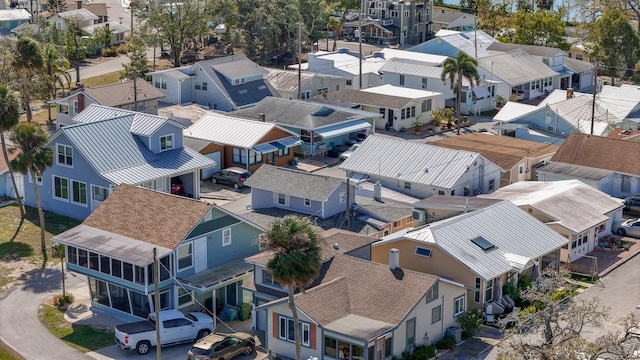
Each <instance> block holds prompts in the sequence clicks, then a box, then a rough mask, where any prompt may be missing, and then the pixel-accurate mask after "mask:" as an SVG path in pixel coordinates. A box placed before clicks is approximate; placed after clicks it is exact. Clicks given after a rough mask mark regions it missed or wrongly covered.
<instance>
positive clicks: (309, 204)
mask: <svg viewBox="0 0 640 360" xmlns="http://www.w3.org/2000/svg"><path fill="white" fill-rule="evenodd" d="M304 206H306V207H311V199H304Z"/></svg>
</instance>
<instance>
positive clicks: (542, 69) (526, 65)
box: [478, 50, 558, 86]
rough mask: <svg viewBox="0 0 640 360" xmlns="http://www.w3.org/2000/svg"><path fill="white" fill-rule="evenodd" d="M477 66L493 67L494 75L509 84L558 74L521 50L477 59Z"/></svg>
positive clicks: (512, 84)
mask: <svg viewBox="0 0 640 360" xmlns="http://www.w3.org/2000/svg"><path fill="white" fill-rule="evenodd" d="M478 66H481V67H483V68H484V69H486V70H488V69H493V71H492V72H493V75H494V77H498V78H500V79H502V80H504V81H505V82H506V83H507V84H508V85H510V86H516V85H520V84H525V83H528V82H531V81H533V80H539V79H543V78H546V77H554V76H558V73H557V72H555V71H553V70H552V69H551V68H550V67H548V66H547V65H545V64H544V63H543V62H542V61H539V60H536V59H535V58H534V57H533V56H532V55H529V54H527V53H525V52H524V51H522V50H513V51H509V52H506V53H502V54H497V55H491V56H487V57H483V58H479V59H478Z"/></svg>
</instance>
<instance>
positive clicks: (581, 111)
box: [550, 96, 622, 135]
mask: <svg viewBox="0 0 640 360" xmlns="http://www.w3.org/2000/svg"><path fill="white" fill-rule="evenodd" d="M592 102H593V100H592V99H591V97H589V96H580V97H574V98H571V99H568V100H565V101H561V102H558V103H555V104H553V105H550V109H551V110H552V111H554V112H555V113H557V114H558V115H560V116H562V118H563V119H565V120H566V121H567V122H569V123H570V124H571V125H573V126H574V127H575V128H576V129H578V130H579V131H580V132H581V133H584V134H590V133H591V108H592ZM594 120H595V121H594V122H593V125H594V126H593V133H594V134H596V135H606V134H607V133H608V132H609V127H610V125H609V124H610V123H611V124H615V123H620V122H622V120H621V119H618V118H617V117H616V116H614V114H613V113H611V112H609V110H608V109H607V108H605V107H603V106H601V103H600V102H598V101H596V106H595V112H594Z"/></svg>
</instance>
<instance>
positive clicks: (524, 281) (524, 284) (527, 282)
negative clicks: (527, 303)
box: [518, 275, 533, 291]
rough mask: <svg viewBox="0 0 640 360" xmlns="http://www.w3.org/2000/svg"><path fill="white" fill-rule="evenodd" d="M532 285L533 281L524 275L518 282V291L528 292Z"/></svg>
mask: <svg viewBox="0 0 640 360" xmlns="http://www.w3.org/2000/svg"><path fill="white" fill-rule="evenodd" d="M531 284H533V279H532V278H530V277H528V276H526V275H523V276H521V277H520V279H519V280H518V290H520V291H522V290H526V289H528V288H530V287H531Z"/></svg>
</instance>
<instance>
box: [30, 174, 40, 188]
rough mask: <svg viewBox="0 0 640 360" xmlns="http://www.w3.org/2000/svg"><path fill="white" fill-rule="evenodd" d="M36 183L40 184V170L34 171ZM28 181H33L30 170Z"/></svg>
mask: <svg viewBox="0 0 640 360" xmlns="http://www.w3.org/2000/svg"><path fill="white" fill-rule="evenodd" d="M35 178H36V184H38V185H42V174H41V173H40V172H38V173H36V176H35ZM29 182H30V183H32V184H33V181H32V180H31V172H29Z"/></svg>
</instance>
